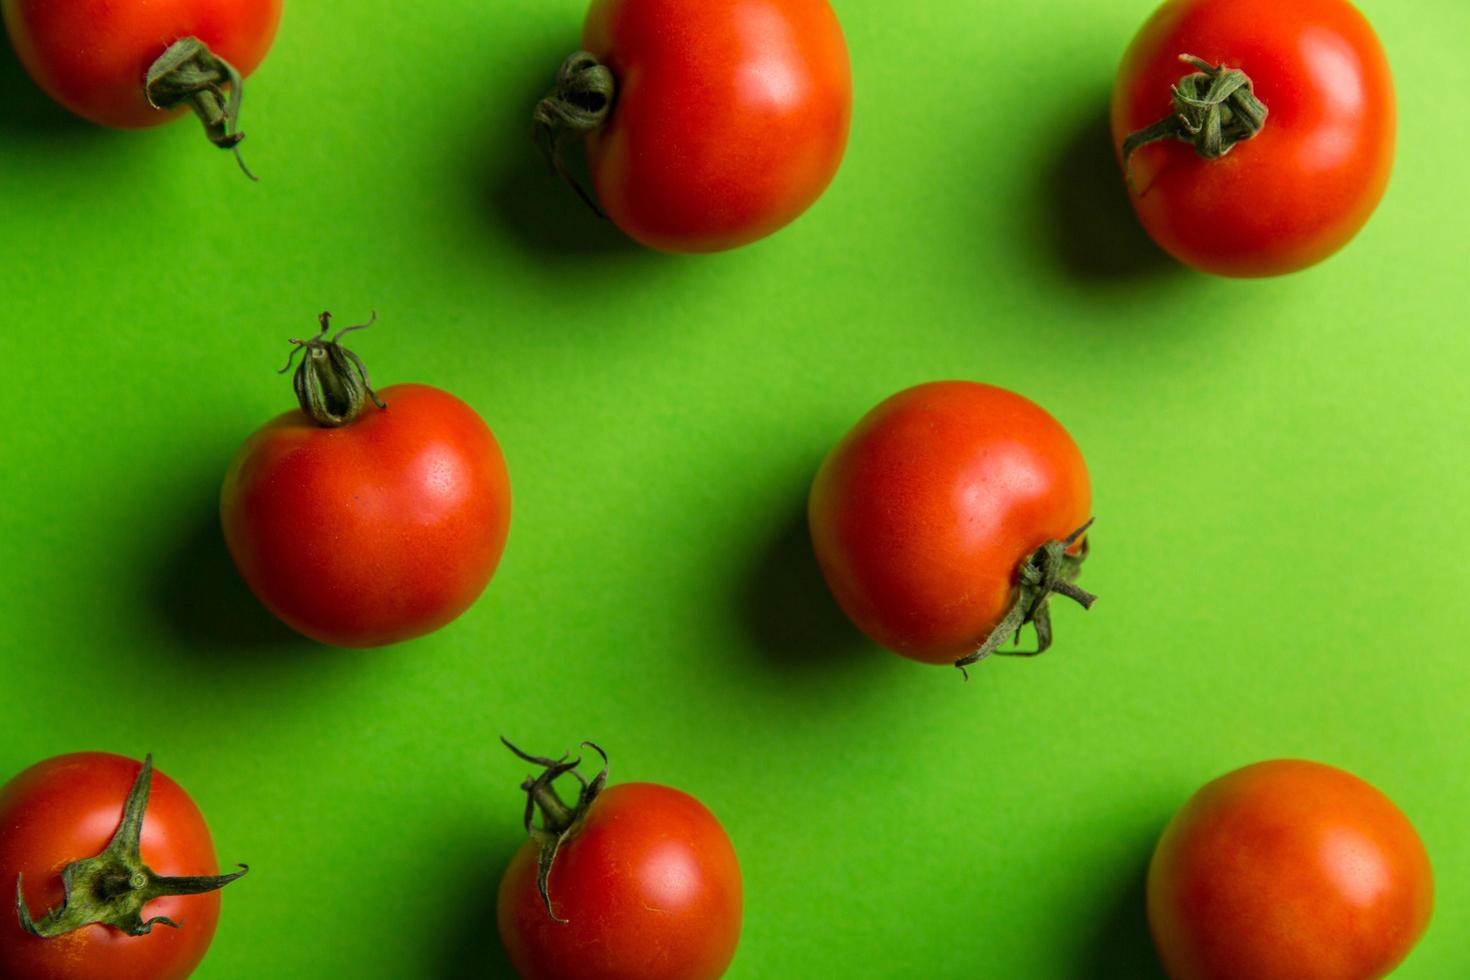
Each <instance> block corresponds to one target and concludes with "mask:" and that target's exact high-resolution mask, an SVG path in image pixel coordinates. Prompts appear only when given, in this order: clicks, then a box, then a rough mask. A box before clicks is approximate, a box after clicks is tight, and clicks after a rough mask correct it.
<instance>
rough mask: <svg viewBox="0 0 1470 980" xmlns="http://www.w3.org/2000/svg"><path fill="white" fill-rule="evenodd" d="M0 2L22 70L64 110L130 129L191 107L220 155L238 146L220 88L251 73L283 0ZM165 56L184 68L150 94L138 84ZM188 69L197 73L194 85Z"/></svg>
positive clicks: (234, 100) (233, 104)
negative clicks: (198, 44)
mask: <svg viewBox="0 0 1470 980" xmlns="http://www.w3.org/2000/svg"><path fill="white" fill-rule="evenodd" d="M0 3H3V7H4V12H5V25H6V27H7V29H8V30H9V31H10V37H11V40H12V41H13V42H14V44H15V50H16V53H17V54H18V55H19V56H20V60H21V63H22V64H23V65H25V69H26V71H27V72H29V73H30V75H31V77H32V78H33V79H35V80H36V84H37V85H39V86H41V88H42V89H44V90H45V92H46V94H48V95H50V96H51V97H52V98H53V99H55V100H56V101H57V102H59V103H61V104H62V105H63V106H65V107H66V108H68V109H70V110H71V111H72V112H75V113H76V114H77V115H79V116H82V117H84V118H86V119H90V120H91V121H92V122H96V123H101V124H102V125H104V126H118V127H122V128H126V129H135V128H140V127H144V126H157V125H158V124H160V123H164V122H168V121H169V120H170V119H173V118H174V117H175V116H177V115H178V114H179V113H181V112H183V111H184V109H185V108H186V107H188V108H193V109H194V110H195V111H196V112H197V113H199V114H200V116H201V118H203V119H204V121H205V126H206V130H207V131H208V133H209V136H210V138H211V140H213V141H214V142H215V143H216V144H218V145H220V146H224V147H226V148H233V147H234V146H235V144H236V143H238V142H239V139H240V134H239V133H238V131H237V130H235V128H234V118H233V113H234V110H235V108H237V107H238V97H239V92H238V90H237V91H234V92H232V93H231V94H230V99H229V100H226V99H224V98H222V97H221V92H220V87H221V86H224V87H233V88H235V89H238V87H239V86H238V85H235V84H234V83H233V81H232V79H231V77H230V72H232V71H233V72H237V73H238V76H239V77H240V78H243V77H246V76H248V75H249V74H250V73H251V72H253V71H254V70H255V68H256V66H257V65H259V64H260V62H261V59H263V58H264V57H265V54H266V52H267V51H268V50H269V49H270V46H271V41H272V40H273V39H274V38H275V36H276V25H277V24H278V23H279V22H280V19H281V0H148V2H146V3H144V2H139V0H132V2H125V3H121V2H118V0H0ZM189 38H193V39H196V40H197V41H199V42H201V43H202V50H194V48H193V47H192V46H189V45H187V44H186V43H183V42H185V39H189ZM165 52H171V53H174V54H177V55H179V56H180V57H187V59H188V60H187V63H186V64H184V65H183V66H182V71H180V72H176V73H175V74H174V75H172V76H165V77H162V78H161V79H160V80H159V81H158V82H156V83H155V84H154V85H153V87H152V88H151V89H148V88H146V87H145V82H146V81H148V79H149V76H150V72H151V70H152V69H154V68H155V66H156V65H158V63H159V62H160V59H161V58H162V57H163V56H164V55H165ZM165 65H167V62H165ZM160 67H164V66H160ZM190 72H193V73H194V74H195V75H196V76H197V77H196V78H195V79H194V80H192V81H191V80H189V79H188V78H187V77H186V76H188V74H189V73H190ZM181 80H182V82H183V89H181V88H180V82H181ZM185 90H187V91H185ZM150 97H151V99H152V101H150ZM155 103H156V105H155ZM158 106H167V108H166V109H164V110H161V109H160V108H158ZM247 172H248V171H247Z"/></svg>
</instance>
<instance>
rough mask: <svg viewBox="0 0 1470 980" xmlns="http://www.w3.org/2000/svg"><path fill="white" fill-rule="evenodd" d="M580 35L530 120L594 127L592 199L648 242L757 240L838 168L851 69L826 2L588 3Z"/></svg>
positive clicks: (685, 248) (680, 244)
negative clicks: (575, 51) (576, 48)
mask: <svg viewBox="0 0 1470 980" xmlns="http://www.w3.org/2000/svg"><path fill="white" fill-rule="evenodd" d="M582 45H583V47H584V48H585V49H586V51H585V52H579V53H578V54H577V55H574V56H573V58H572V59H568V62H567V64H565V65H563V69H562V74H561V77H560V80H559V83H558V89H557V90H556V91H554V92H553V93H552V95H551V96H549V97H548V99H547V100H546V101H545V102H543V103H542V104H541V106H539V107H538V109H537V121H538V122H539V123H541V124H542V125H544V126H546V127H547V128H548V129H549V130H551V131H552V134H551V136H550V138H551V139H552V140H553V141H556V140H557V139H558V138H563V139H564V138H566V137H568V136H575V135H578V134H580V133H590V134H591V135H590V138H589V139H588V141H587V149H588V159H589V163H590V166H591V171H592V179H593V185H594V187H595V188H596V193H597V199H598V200H599V201H600V202H601V204H602V208H603V209H604V210H605V211H606V213H607V215H608V217H610V218H611V219H612V220H613V221H614V222H615V223H616V224H617V225H618V227H620V228H622V229H623V230H624V231H625V232H627V233H628V234H629V235H631V236H632V237H633V238H635V239H637V240H638V241H640V242H642V243H643V244H645V245H650V246H652V247H654V248H658V249H664V250H666V251H670V252H714V251H719V250H721V249H727V248H734V247H736V246H738V245H744V244H746V243H747V242H752V241H755V240H756V239H758V238H764V237H765V236H766V235H769V234H771V233H772V232H773V231H776V230H777V229H779V228H781V227H783V226H785V225H786V224H788V223H789V222H791V221H792V220H793V219H795V218H796V217H797V216H798V215H799V214H801V213H802V212H803V211H805V210H806V209H807V208H808V207H809V206H810V205H811V204H812V202H813V201H815V200H816V199H817V198H818V197H819V196H821V193H822V191H823V190H825V189H826V187H827V185H828V184H829V183H831V181H832V177H833V175H834V174H835V173H836V172H837V165H838V164H839V163H841V161H842V153H843V150H844V149H846V147H847V130H848V120H849V118H850V116H851V112H852V75H851V70H850V68H849V66H848V60H847V45H846V42H845V41H844V40H843V37H842V28H841V26H840V25H839V24H838V23H837V17H836V15H835V14H833V12H832V8H831V7H830V6H828V4H827V0H701V2H699V3H688V2H686V0H593V3H592V6H591V8H590V9H589V10H588V12H587V19H586V22H585V24H584V26H583V29H582ZM589 106H590V107H592V111H590V112H589V111H588V108H589ZM557 133H560V134H561V136H560V137H558V136H557V135H556V134H557Z"/></svg>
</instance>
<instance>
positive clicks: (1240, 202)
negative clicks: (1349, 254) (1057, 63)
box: [1112, 0, 1396, 276]
mask: <svg viewBox="0 0 1470 980" xmlns="http://www.w3.org/2000/svg"><path fill="white" fill-rule="evenodd" d="M1182 55H1193V56H1195V57H1198V58H1201V59H1203V60H1204V61H1205V62H1208V63H1209V64H1210V65H1212V66H1219V65H1223V66H1225V67H1227V68H1230V69H1239V70H1241V71H1244V72H1245V74H1246V75H1247V76H1249V78H1250V80H1251V83H1252V86H1253V89H1254V93H1255V95H1256V96H1257V97H1258V98H1259V100H1260V102H1261V103H1263V104H1264V105H1265V107H1266V110H1267V115H1266V119H1265V123H1264V126H1263V128H1261V129H1260V131H1259V132H1258V133H1257V134H1256V135H1255V136H1254V137H1253V138H1249V139H1244V140H1242V141H1241V142H1238V143H1236V144H1235V145H1234V147H1233V148H1231V149H1230V150H1229V151H1228V152H1227V153H1225V155H1224V156H1220V157H1218V158H1216V159H1206V158H1204V157H1202V156H1201V155H1200V154H1199V153H1197V152H1196V150H1195V148H1194V147H1193V146H1191V145H1189V144H1188V143H1185V142H1181V141H1178V140H1174V139H1165V140H1162V141H1160V142H1155V143H1150V144H1148V145H1146V146H1142V147H1140V148H1139V149H1137V150H1136V151H1135V152H1133V153H1132V155H1131V156H1130V158H1129V159H1128V160H1127V162H1126V164H1125V167H1124V169H1125V171H1126V173H1127V176H1128V183H1129V186H1130V188H1131V193H1130V196H1131V198H1132V200H1133V207H1134V210H1135V211H1136V212H1137V213H1138V217H1139V219H1140V220H1141V221H1142V222H1143V226H1144V227H1145V228H1146V229H1147V230H1148V233H1149V234H1150V235H1152V236H1153V238H1154V240H1155V241H1157V242H1158V243H1159V245H1161V246H1162V247H1163V248H1164V249H1165V250H1166V251H1168V252H1170V253H1171V254H1172V255H1174V256H1175V257H1176V258H1178V259H1179V260H1180V261H1181V262H1184V263H1186V264H1188V265H1191V266H1194V267H1196V268H1198V269H1203V270H1204V271H1206V272H1213V273H1218V274H1220V275H1227V276H1268V275H1277V274H1280V273H1285V272H1292V271H1294V270H1297V269H1302V268H1305V267H1307V266H1310V265H1312V264H1314V263H1316V262H1319V261H1321V260H1322V259H1324V258H1326V257H1327V256H1329V255H1331V254H1332V253H1333V252H1336V251H1337V250H1338V249H1339V248H1341V247H1342V246H1343V245H1345V244H1346V243H1347V242H1348V240H1349V239H1351V238H1352V237H1353V236H1354V235H1355V234H1357V232H1358V230H1359V229H1360V228H1361V227H1362V226H1363V224H1364V223H1365V222H1366V221H1367V220H1368V217H1369V215H1371V214H1372V213H1373V210H1374V208H1376V207H1377V205H1378V201H1379V199H1380V198H1381V197H1382V196H1383V192H1384V189H1385V187H1387V185H1388V177H1389V171H1390V169H1391V168H1392V166H1393V154H1394V136H1395V128H1396V112H1395V106H1394V95H1393V82H1392V78H1391V77H1390V74H1389V68H1388V60H1387V58H1386V57H1385V55H1384V53H1383V48H1382V46H1381V45H1380V44H1379V41H1378V38H1377V36H1376V35H1375V34H1374V32H1373V28H1372V27H1371V26H1370V25H1369V24H1368V22H1367V20H1366V19H1364V17H1363V15H1362V14H1361V13H1359V12H1358V10H1357V9H1356V8H1355V7H1353V6H1352V5H1351V4H1350V3H1348V2H1347V0H1290V2H1283V0H1169V2H1168V3H1165V4H1164V5H1163V6H1162V7H1160V8H1159V9H1158V11H1157V12H1156V13H1155V14H1154V15H1153V17H1151V18H1150V19H1149V21H1148V22H1147V23H1146V24H1145V25H1144V26H1143V29H1142V30H1141V31H1139V33H1138V36H1137V37H1136V38H1134V40H1133V43H1132V44H1131V45H1130V46H1129V48H1128V51H1127V53H1126V54H1125V55H1124V56H1123V63H1122V65H1121V66H1120V67H1119V69H1118V77H1117V82H1116V84H1115V87H1114V89H1113V106H1112V127H1113V140H1114V145H1115V147H1117V148H1118V149H1119V153H1120V156H1121V151H1122V146H1123V141H1124V140H1125V139H1126V138H1127V137H1128V135H1129V134H1131V133H1135V132H1138V131H1140V130H1143V129H1146V128H1147V127H1149V126H1150V125H1151V124H1153V123H1156V122H1158V121H1159V120H1160V119H1162V118H1165V117H1168V116H1169V115H1170V114H1171V113H1172V112H1173V111H1174V107H1173V105H1172V98H1171V95H1170V86H1172V85H1175V84H1177V83H1178V82H1179V81H1180V79H1181V78H1182V77H1183V76H1185V75H1188V74H1190V73H1191V72H1193V71H1194V69H1193V68H1191V67H1190V66H1189V65H1186V64H1183V63H1181V62H1180V60H1179V59H1180V56H1182Z"/></svg>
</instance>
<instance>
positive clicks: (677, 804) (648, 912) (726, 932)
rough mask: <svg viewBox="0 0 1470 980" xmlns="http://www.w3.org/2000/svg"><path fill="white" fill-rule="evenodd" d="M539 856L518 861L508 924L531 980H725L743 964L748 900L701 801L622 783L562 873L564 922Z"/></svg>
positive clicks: (503, 929)
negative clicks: (740, 951) (739, 946)
mask: <svg viewBox="0 0 1470 980" xmlns="http://www.w3.org/2000/svg"><path fill="white" fill-rule="evenodd" d="M536 857H537V847H536V845H535V843H534V842H532V841H527V842H526V844H525V845H524V846H523V847H522V848H521V849H520V850H519V851H517V852H516V854H515V856H514V857H513V858H512V859H511V862H510V865H509V866H508V867H507V868H506V871H505V875H504V877H503V878H502V879H501V881H500V895H499V899H498V901H497V908H496V914H497V917H498V919H499V924H500V938H501V941H502V942H503V943H504V945H505V950H506V953H507V954H508V955H509V957H510V961H511V964H512V965H513V966H514V967H515V968H516V970H517V972H519V973H520V975H521V976H522V977H525V978H526V980H613V978H616V980H713V978H715V977H719V976H721V975H722V974H723V973H724V972H725V969H726V967H728V966H729V965H730V961H731V959H732V958H733V957H734V956H735V946H736V943H737V942H738V941H739V939H740V919H741V912H742V902H743V893H742V886H741V881H740V866H739V864H738V863H737V862H736V859H735V849H734V847H733V846H732V845H731V844H730V839H729V837H727V836H726V835H725V831H724V829H723V828H722V827H721V826H720V824H719V821H717V820H716V819H715V817H714V815H713V814H712V813H710V812H709V810H707V809H706V808H705V807H704V805H703V804H701V803H700V802H699V801H698V800H696V799H694V797H692V796H690V795H688V794H687V793H683V792H681V791H679V790H676V789H671V788H669V787H667V786H660V785H657V784H654V783H618V784H616V785H614V786H610V787H608V788H607V789H605V790H603V792H602V794H601V795H600V796H598V797H597V799H596V800H594V801H593V803H592V807H591V809H590V810H589V811H588V813H587V815H586V817H585V818H584V822H583V824H582V826H581V827H580V829H578V830H577V831H575V833H574V835H573V836H572V837H570V838H568V839H567V840H566V841H564V842H563V843H562V845H561V849H560V850H559V851H558V852H557V855H556V860H555V862H554V863H553V864H552V868H551V878H550V881H549V883H548V889H547V890H548V892H549V894H550V895H551V900H552V907H553V908H554V909H555V910H556V913H557V915H558V916H559V917H561V918H563V919H566V920H567V921H566V922H564V923H563V922H556V921H553V920H552V919H551V918H550V917H549V916H548V915H547V914H546V906H545V904H544V903H543V902H542V900H541V895H540V893H539V892H538V891H537V889H536Z"/></svg>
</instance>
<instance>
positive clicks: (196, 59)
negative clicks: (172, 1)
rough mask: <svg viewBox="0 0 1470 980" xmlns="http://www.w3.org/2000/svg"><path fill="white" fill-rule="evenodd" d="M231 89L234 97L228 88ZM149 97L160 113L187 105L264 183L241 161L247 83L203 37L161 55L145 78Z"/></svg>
mask: <svg viewBox="0 0 1470 980" xmlns="http://www.w3.org/2000/svg"><path fill="white" fill-rule="evenodd" d="M226 86H229V93H228V94H226V93H225V87H226ZM143 94H144V96H146V97H147V99H148V104H149V105H151V106H153V108H155V109H172V108H174V107H175V106H179V105H184V104H187V105H188V106H189V108H191V109H193V110H194V114H195V115H196V116H198V117H199V121H200V122H202V123H203V124H204V135H206V136H207V137H209V141H210V142H211V143H213V144H214V145H215V146H217V147H219V148H220V149H223V150H230V151H231V152H233V153H234V154H235V162H236V163H238V164H239V165H240V169H241V170H243V171H245V176H247V177H249V178H250V179H251V180H257V179H258V178H257V177H256V176H255V175H254V174H253V173H251V172H250V168H249V167H247V166H245V160H244V159H243V158H242V157H241V156H240V141H241V140H243V139H244V138H245V134H244V133H242V132H240V129H239V122H240V101H241V100H242V99H243V98H244V97H245V82H244V81H243V80H242V79H241V78H240V73H239V72H238V71H236V70H235V66H234V65H232V64H230V63H229V62H228V61H226V60H225V59H223V58H221V57H220V56H219V55H217V54H215V53H214V52H213V51H211V50H209V46H208V45H207V44H205V43H204V42H203V41H201V40H199V39H198V38H197V37H185V38H180V39H179V40H177V41H175V42H174V43H173V44H170V45H169V46H168V49H167V50H165V51H164V52H163V54H161V55H159V56H158V58H157V60H155V61H154V62H153V64H152V65H149V66H148V74H147V75H145V76H144V78H143Z"/></svg>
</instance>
